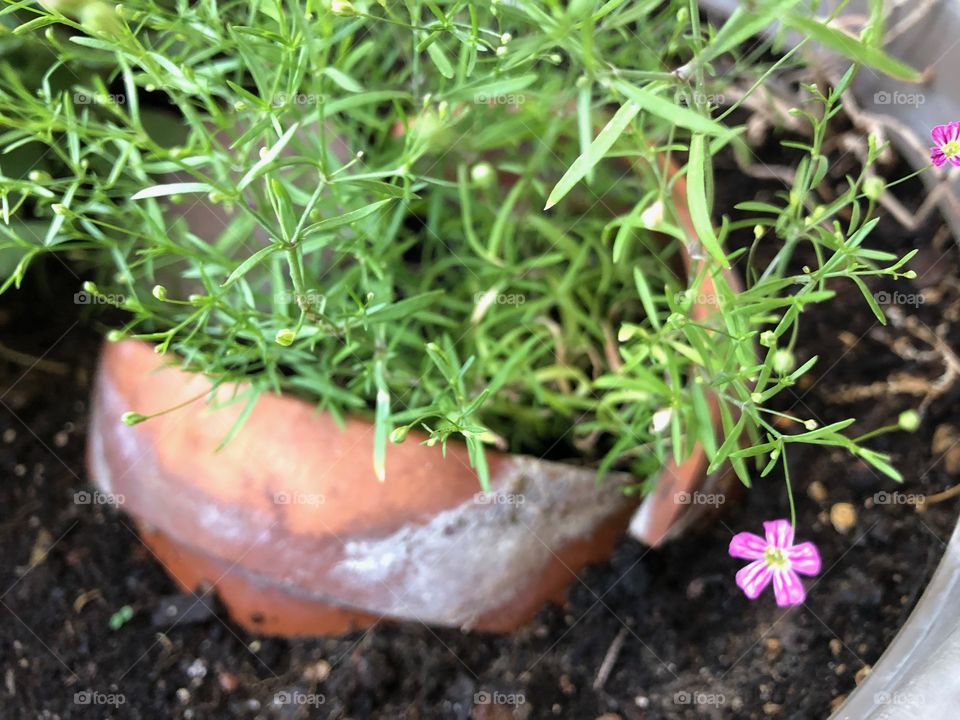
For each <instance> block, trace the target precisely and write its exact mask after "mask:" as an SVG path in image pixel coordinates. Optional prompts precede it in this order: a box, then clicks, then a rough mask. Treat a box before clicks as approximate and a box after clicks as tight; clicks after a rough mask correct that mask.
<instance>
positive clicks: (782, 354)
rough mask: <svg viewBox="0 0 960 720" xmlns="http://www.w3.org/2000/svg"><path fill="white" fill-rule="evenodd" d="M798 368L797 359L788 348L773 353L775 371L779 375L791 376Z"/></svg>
mask: <svg viewBox="0 0 960 720" xmlns="http://www.w3.org/2000/svg"><path fill="white" fill-rule="evenodd" d="M796 367H797V360H796V358H795V357H794V356H793V353H792V352H790V351H789V350H787V349H786V348H779V349H778V350H775V351H774V352H773V369H774V371H775V372H776V373H777V374H778V375H789V374H790V373H791V372H793V370H794V369H795V368H796Z"/></svg>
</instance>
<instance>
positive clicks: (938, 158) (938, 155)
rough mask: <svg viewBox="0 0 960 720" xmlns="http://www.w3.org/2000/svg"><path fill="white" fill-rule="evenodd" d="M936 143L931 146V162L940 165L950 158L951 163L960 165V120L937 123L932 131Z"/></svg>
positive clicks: (931, 135)
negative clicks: (945, 123)
mask: <svg viewBox="0 0 960 720" xmlns="http://www.w3.org/2000/svg"><path fill="white" fill-rule="evenodd" d="M930 137H932V138H933V142H935V143H936V145H935V146H934V147H932V148H930V162H932V163H933V164H934V165H936V166H937V167H940V166H941V165H943V164H944V163H945V162H947V161H948V160H949V161H950V164H951V165H960V122H952V123H950V124H949V125H937V126H936V127H935V128H934V129H933V130H931V131H930Z"/></svg>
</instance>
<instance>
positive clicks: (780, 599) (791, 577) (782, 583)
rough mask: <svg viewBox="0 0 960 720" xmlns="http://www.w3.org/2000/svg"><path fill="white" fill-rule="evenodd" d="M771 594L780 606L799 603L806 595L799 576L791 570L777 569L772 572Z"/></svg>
mask: <svg viewBox="0 0 960 720" xmlns="http://www.w3.org/2000/svg"><path fill="white" fill-rule="evenodd" d="M773 595H774V597H776V599H777V605H779V606H780V607H789V606H790V605H799V604H800V603H802V602H803V601H804V599H805V598H806V597H807V593H806V591H805V590H804V589H803V583H802V582H800V576H799V575H797V574H796V573H795V572H794V571H793V570H778V571H776V572H774V573H773Z"/></svg>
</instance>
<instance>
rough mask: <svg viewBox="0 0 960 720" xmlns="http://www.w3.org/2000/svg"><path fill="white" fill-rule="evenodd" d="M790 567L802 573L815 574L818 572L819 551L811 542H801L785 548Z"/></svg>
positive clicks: (819, 565)
mask: <svg viewBox="0 0 960 720" xmlns="http://www.w3.org/2000/svg"><path fill="white" fill-rule="evenodd" d="M787 558H789V560H790V567H791V568H792V569H793V570H796V571H797V572H798V573H802V574H803V575H816V574H817V573H819V572H820V567H821V564H820V551H819V550H817V546H816V545H814V544H813V543H812V542H803V543H800V544H799V545H794V546H793V547H792V548H790V549H789V550H787Z"/></svg>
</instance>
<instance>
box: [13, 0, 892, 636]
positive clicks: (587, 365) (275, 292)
mask: <svg viewBox="0 0 960 720" xmlns="http://www.w3.org/2000/svg"><path fill="white" fill-rule="evenodd" d="M15 10H16V13H17V15H16V17H17V20H18V22H19V23H20V24H19V25H17V26H16V30H15V35H14V37H13V38H12V39H8V41H7V42H8V43H10V44H11V48H10V53H11V54H15V53H21V56H22V57H23V58H24V60H23V62H24V69H23V71H22V73H20V72H18V73H14V72H13V71H12V70H10V68H9V67H8V69H7V72H6V73H5V74H4V76H3V79H2V85H0V118H2V119H3V121H4V124H5V125H7V126H8V129H7V130H5V131H4V132H3V134H2V136H0V137H2V139H3V145H4V147H5V148H7V149H8V150H9V151H11V152H12V151H19V152H20V156H19V160H20V161H21V162H20V164H21V168H20V172H18V173H17V174H16V175H10V176H6V177H5V179H4V185H3V189H2V196H0V199H2V201H3V210H4V222H3V224H2V226H0V232H2V240H0V242H2V245H0V247H2V248H5V249H7V251H8V252H9V251H11V250H12V251H13V252H14V253H16V256H17V262H16V265H15V266H14V268H13V269H12V271H11V272H10V273H9V276H8V279H7V281H6V282H5V283H4V285H3V288H4V289H7V288H9V287H10V286H13V285H19V284H20V283H21V282H23V281H24V278H25V277H27V276H28V275H27V271H28V269H29V268H30V266H31V265H33V264H35V263H36V261H38V260H39V259H40V258H42V257H44V256H47V255H51V254H60V255H64V256H66V257H67V258H68V259H69V260H70V261H71V262H72V264H73V267H75V268H78V269H79V270H80V271H81V272H82V274H83V275H84V276H85V277H86V278H88V279H87V280H86V281H85V282H84V283H83V284H82V286H81V285H80V283H79V282H78V287H77V288H75V289H71V291H72V292H74V291H75V292H77V296H76V302H81V303H85V304H90V305H92V306H116V309H117V310H119V311H120V312H108V313H106V314H104V315H103V317H104V322H106V323H108V324H109V325H110V328H111V329H110V330H109V333H108V344H107V345H106V346H105V350H104V356H103V360H102V363H101V368H100V372H99V377H98V384H97V389H96V390H95V394H94V404H95V405H94V410H93V417H92V431H91V435H90V450H89V462H90V467H91V474H92V478H93V480H94V481H95V482H96V483H97V484H98V486H99V488H100V489H101V490H102V491H103V492H105V493H108V494H109V495H110V496H111V497H114V498H115V499H116V500H117V501H118V503H122V506H123V508H124V509H125V510H126V511H128V512H130V513H131V514H132V515H133V516H134V517H135V518H136V519H137V521H138V523H139V526H140V528H141V531H142V532H143V534H144V537H145V538H146V539H147V540H148V541H149V542H150V543H151V546H152V547H153V548H154V550H155V552H156V553H157V554H158V556H159V557H160V558H161V559H162V560H163V561H164V562H165V564H166V565H167V566H168V567H169V568H171V569H172V572H173V574H174V575H175V576H176V577H177V578H178V579H179V580H180V582H181V583H183V584H184V585H186V586H188V587H193V586H196V585H198V584H201V583H204V582H206V583H211V584H214V585H216V586H217V589H218V591H219V592H220V593H221V595H222V596H223V597H224V600H225V602H226V604H227V606H228V608H229V609H230V610H231V611H232V613H233V615H234V617H235V618H236V619H237V620H238V621H239V622H241V623H243V624H245V625H247V626H248V627H251V628H255V629H258V630H261V631H265V632H277V633H287V634H302V633H316V632H338V631H342V630H345V629H348V628H350V627H356V626H358V625H361V624H363V623H365V622H370V621H373V620H375V619H377V618H379V617H382V616H387V617H393V618H406V619H416V620H421V621H424V622H428V623H436V624H449V625H455V626H463V627H474V628H480V629H488V630H507V629H510V628H513V627H515V626H516V625H517V624H518V623H520V622H522V621H523V620H524V619H525V618H527V617H529V616H530V615H531V614H532V613H533V612H535V611H536V609H537V608H538V607H539V606H540V604H541V603H542V602H543V601H544V600H546V599H549V598H552V597H557V596H558V594H559V593H561V592H562V590H563V587H564V585H565V584H566V583H567V582H569V580H570V578H571V576H572V571H575V570H576V569H578V568H579V567H581V566H582V565H583V564H584V563H586V562H589V561H594V560H597V559H599V558H601V557H603V555H604V553H605V552H607V551H608V550H609V548H610V547H611V545H612V543H613V542H614V541H615V539H616V537H617V535H618V533H619V532H621V531H622V529H623V527H624V526H625V524H626V521H627V519H628V517H629V514H630V512H631V511H632V509H633V506H634V504H635V501H634V500H633V498H636V497H638V496H640V495H641V494H645V495H646V497H647V500H646V501H645V504H644V508H643V509H642V510H641V514H640V515H639V516H638V519H636V520H635V531H636V532H637V533H638V534H640V535H642V536H644V537H645V538H647V539H648V540H650V541H659V540H660V539H662V538H663V537H664V536H666V534H667V532H668V531H670V529H671V528H675V527H682V524H681V523H679V520H684V522H686V521H687V520H689V515H690V514H691V513H689V512H687V513H682V512H681V511H682V510H686V511H689V510H691V509H693V510H703V509H704V508H709V507H716V506H718V505H720V504H722V502H723V500H724V499H725V494H724V493H725V490H724V489H723V488H722V487H721V488H717V487H714V486H702V485H701V484H700V483H701V482H703V480H704V478H705V476H706V475H707V474H715V473H717V472H719V471H720V470H721V469H722V468H724V467H729V468H730V473H731V474H732V475H734V476H736V477H737V478H739V480H740V481H742V482H743V483H744V484H747V485H749V483H750V480H751V477H753V476H754V475H755V474H757V473H758V472H759V474H760V475H764V474H766V473H767V472H769V471H770V469H771V468H773V467H774V466H775V465H776V464H777V463H783V465H784V467H786V466H787V459H788V451H789V448H790V446H791V445H792V444H794V443H815V444H818V445H832V446H839V447H843V448H846V449H848V450H850V451H851V452H853V453H855V454H857V455H858V456H859V457H861V458H862V459H863V460H864V461H865V462H867V463H869V464H871V465H872V466H874V467H876V468H877V469H878V470H880V471H882V472H884V473H887V474H889V475H891V476H894V477H896V476H897V472H896V470H895V469H894V468H892V467H891V466H890V465H889V463H888V461H887V458H886V457H885V456H884V455H883V454H881V453H878V452H876V451H873V450H871V449H869V448H868V447H865V446H864V445H862V444H860V443H857V442H855V441H853V440H851V439H849V438H848V437H846V436H845V435H844V434H843V430H844V428H846V427H847V426H848V425H849V424H850V422H852V421H844V422H839V423H835V424H831V425H828V426H824V427H818V426H817V424H816V422H815V421H813V420H812V419H810V418H797V417H792V416H780V415H778V414H776V413H773V412H772V411H769V410H767V409H765V407H764V405H765V403H766V402H767V401H768V400H769V399H770V398H771V397H773V396H774V395H776V394H777V393H778V392H780V391H782V390H783V389H785V388H788V387H790V386H791V385H793V384H794V383H796V382H797V380H798V379H799V378H800V377H801V376H803V374H804V373H806V372H807V371H808V370H809V369H810V367H812V365H813V363H815V362H816V358H814V359H812V360H811V361H810V362H807V363H804V364H803V365H801V366H799V367H797V366H796V363H795V362H794V360H793V353H792V351H793V347H794V344H795V342H796V328H797V324H798V322H799V320H800V318H801V316H802V313H803V310H804V308H805V307H806V306H808V305H809V304H811V303H819V302H826V301H829V299H830V298H831V296H832V292H831V291H830V290H829V289H827V287H826V283H827V282H828V281H835V280H837V279H838V278H842V279H847V280H849V281H851V282H854V283H856V284H857V285H858V286H859V287H860V288H861V289H862V290H863V294H864V297H865V298H866V301H867V302H869V303H871V306H872V307H876V303H875V300H874V299H873V297H872V296H871V295H870V293H869V292H868V291H867V290H866V287H865V285H864V284H863V278H864V277H868V276H874V275H883V276H889V277H899V276H902V275H904V274H906V271H905V270H904V264H905V262H906V260H907V259H908V258H897V257H894V256H892V255H890V254H888V253H881V252H877V251H874V250H871V249H869V248H868V247H867V246H866V244H865V241H866V240H867V237H868V235H869V233H870V231H871V229H872V228H873V226H874V224H875V220H873V219H871V215H872V212H873V209H874V203H875V200H876V187H875V186H873V187H871V186H870V183H867V182H866V180H867V174H866V171H865V172H864V173H863V174H861V175H860V176H859V177H855V178H850V181H849V186H848V189H847V191H846V192H845V193H844V194H843V195H842V196H841V197H839V198H837V199H836V201H835V202H833V203H832V204H830V205H821V204H820V203H819V202H817V201H816V199H815V196H814V195H813V188H814V187H816V185H817V184H818V183H819V182H820V181H821V180H822V178H823V176H824V174H825V172H826V170H827V162H826V157H825V154H824V150H823V147H822V141H823V134H822V133H815V134H814V140H813V141H812V142H811V143H809V144H806V145H804V146H803V147H802V148H801V152H802V159H801V160H800V163H799V166H798V168H797V173H796V176H795V184H794V187H793V188H791V189H790V191H789V193H786V194H785V196H784V205H783V206H773V205H769V204H763V203H756V202H750V201H749V200H748V199H744V200H745V201H744V202H743V203H741V205H740V206H739V208H740V210H741V211H742V212H743V213H744V215H745V216H744V217H743V218H738V219H737V220H736V221H730V220H729V219H728V218H724V219H723V220H722V222H721V223H720V226H719V229H717V228H715V227H714V225H713V223H712V222H711V214H712V198H713V181H712V173H711V158H712V156H713V154H715V153H717V152H719V151H720V150H721V149H723V148H726V147H728V146H732V147H733V148H734V149H735V151H737V152H745V151H746V147H745V146H744V145H743V143H742V141H741V140H740V139H739V136H738V132H739V131H738V128H737V127H736V126H735V125H732V124H731V123H730V120H731V118H730V116H729V115H727V116H725V117H724V118H717V117H714V116H713V115H714V113H713V104H712V101H711V96H710V93H709V91H710V89H711V88H710V86H709V85H708V70H709V62H710V60H711V58H715V57H717V56H719V55H722V54H724V53H728V52H731V51H734V50H735V49H736V46H737V43H738V42H739V40H740V39H742V37H745V36H744V35H743V31H744V28H740V27H737V28H734V30H735V32H733V31H728V32H727V34H725V35H724V34H722V33H721V34H718V35H717V36H716V37H712V38H707V37H706V36H705V34H704V33H703V30H702V28H701V27H700V24H699V19H698V18H696V17H695V16H694V17H691V16H690V14H689V12H688V11H687V10H686V6H683V7H681V8H679V10H678V8H675V7H672V6H668V7H666V8H665V9H664V10H663V12H662V13H659V14H657V15H656V19H657V22H658V23H660V24H661V25H663V27H664V28H672V30H666V31H665V35H664V38H663V39H664V45H663V47H662V48H659V47H656V48H655V47H651V46H647V45H644V44H640V45H637V44H635V43H632V44H628V43H627V42H626V40H625V34H627V33H629V32H631V28H632V27H633V24H634V23H635V22H636V20H635V18H634V13H635V9H633V8H632V6H631V5H630V4H629V3H613V4H608V5H606V6H604V7H603V8H600V7H599V6H595V5H594V4H593V3H573V4H571V5H570V6H568V7H560V6H556V7H554V6H541V5H540V4H536V3H516V4H500V3H493V4H492V5H490V6H484V7H482V8H481V7H477V6H473V5H463V4H458V3H450V4H440V5H436V4H429V3H428V4H421V3H416V2H414V3H409V4H407V5H405V6H404V7H403V8H400V7H394V6H392V5H390V4H385V5H379V4H374V3H355V4H351V3H349V2H340V1H339V0H338V1H337V2H333V3H330V4H329V5H327V4H319V3H314V2H305V3H303V4H293V5H285V6H282V5H279V4H276V5H266V4H264V5H257V6H250V5H249V4H240V3H234V4H221V5H219V6H213V5H208V4H198V5H195V6H190V7H188V8H184V7H179V6H178V7H176V8H174V7H167V6H165V5H162V4H157V3H153V2H146V1H144V2H132V3H125V4H124V5H122V6H117V7H114V6H111V5H107V4H104V3H99V2H93V3H86V2H62V1H57V2H54V1H52V0H50V1H48V2H45V3H43V4H42V5H41V6H35V7H29V8H20V7H18V8H15ZM8 15H9V14H8ZM751 22H752V23H754V22H755V20H752V21H751ZM655 25H656V26H657V27H659V26H660V25H657V24H656V23H655ZM688 25H689V26H690V28H692V32H691V33H690V34H689V37H688V36H687V34H686V31H683V32H680V31H676V32H674V30H677V29H678V28H687V27H688ZM745 27H753V24H750V25H749V26H745ZM41 48H42V49H43V52H38V51H39V50H40V49H41ZM660 53H667V54H668V55H669V56H670V57H674V58H680V57H685V58H688V59H689V58H690V57H693V58H694V59H693V60H692V61H690V62H687V63H686V64H685V65H683V66H682V68H681V69H680V70H679V71H677V72H667V71H665V70H664V69H663V67H662V58H661V55H660ZM854 55H855V56H856V57H858V58H860V57H861V56H863V53H856V52H855V53H854ZM12 56H15V55H12ZM865 57H866V59H867V60H870V61H875V62H878V63H879V64H881V65H889V62H890V61H889V59H888V58H887V57H886V56H885V55H883V54H882V53H872V54H869V55H867V56H865ZM674 65H675V66H678V65H679V63H675V64H674ZM851 78H852V73H848V74H847V76H845V77H844V78H842V80H841V82H840V83H839V85H838V87H836V88H835V89H833V90H831V91H830V92H829V93H828V94H821V93H819V91H817V90H816V89H815V88H812V89H810V90H809V101H810V110H809V113H808V120H809V122H810V123H811V124H812V125H814V126H815V127H820V126H821V125H822V124H823V123H825V122H826V121H827V120H828V119H829V116H830V112H831V111H832V109H833V108H834V107H835V106H836V104H837V102H838V100H839V96H840V93H842V92H843V90H844V89H845V87H846V85H847V84H848V83H849V82H850V80H851ZM722 120H726V121H727V122H723V121H722ZM879 149H880V148H878V147H875V146H871V156H870V158H868V163H867V165H868V166H869V165H870V164H871V163H872V162H873V160H874V159H875V154H876V152H878V151H879ZM743 227H746V228H754V235H753V236H754V240H755V242H754V246H753V247H739V248H735V249H732V250H726V249H725V240H726V238H727V236H728V234H729V233H730V232H731V230H736V229H740V228H743ZM760 243H776V244H777V251H776V253H775V254H774V257H773V260H772V261H771V262H770V263H769V264H767V265H766V266H764V267H759V266H758V265H757V262H756V258H755V255H754V252H753V251H754V250H755V249H756V246H757V245H758V244H760ZM799 243H810V244H811V245H812V246H813V247H814V248H815V249H816V252H817V257H818V258H820V259H821V263H820V264H819V266H817V267H803V268H795V267H793V266H792V265H791V262H790V260H791V257H792V253H793V251H794V249H795V248H796V247H797V245H798V244H799ZM735 266H736V268H737V270H738V271H739V272H742V273H744V275H745V277H744V280H745V288H744V290H743V291H742V292H737V290H738V289H739V288H738V283H737V281H736V280H735V279H734V278H735V275H734V274H733V273H734V268H735ZM96 309H102V308H100V307H97V308H96ZM878 312H879V311H878ZM147 343H149V345H148V344H147ZM758 348H759V349H760V351H761V352H760V354H759V356H758V354H757V352H758ZM560 460H563V461H564V462H559V461H560ZM678 475H682V476H683V477H682V478H681V479H679V480H677V476H678ZM625 491H629V492H625ZM685 515H686V516H685ZM777 547H778V548H781V546H780V545H777ZM785 548H786V546H785V545H784V546H783V547H782V549H785Z"/></svg>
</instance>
